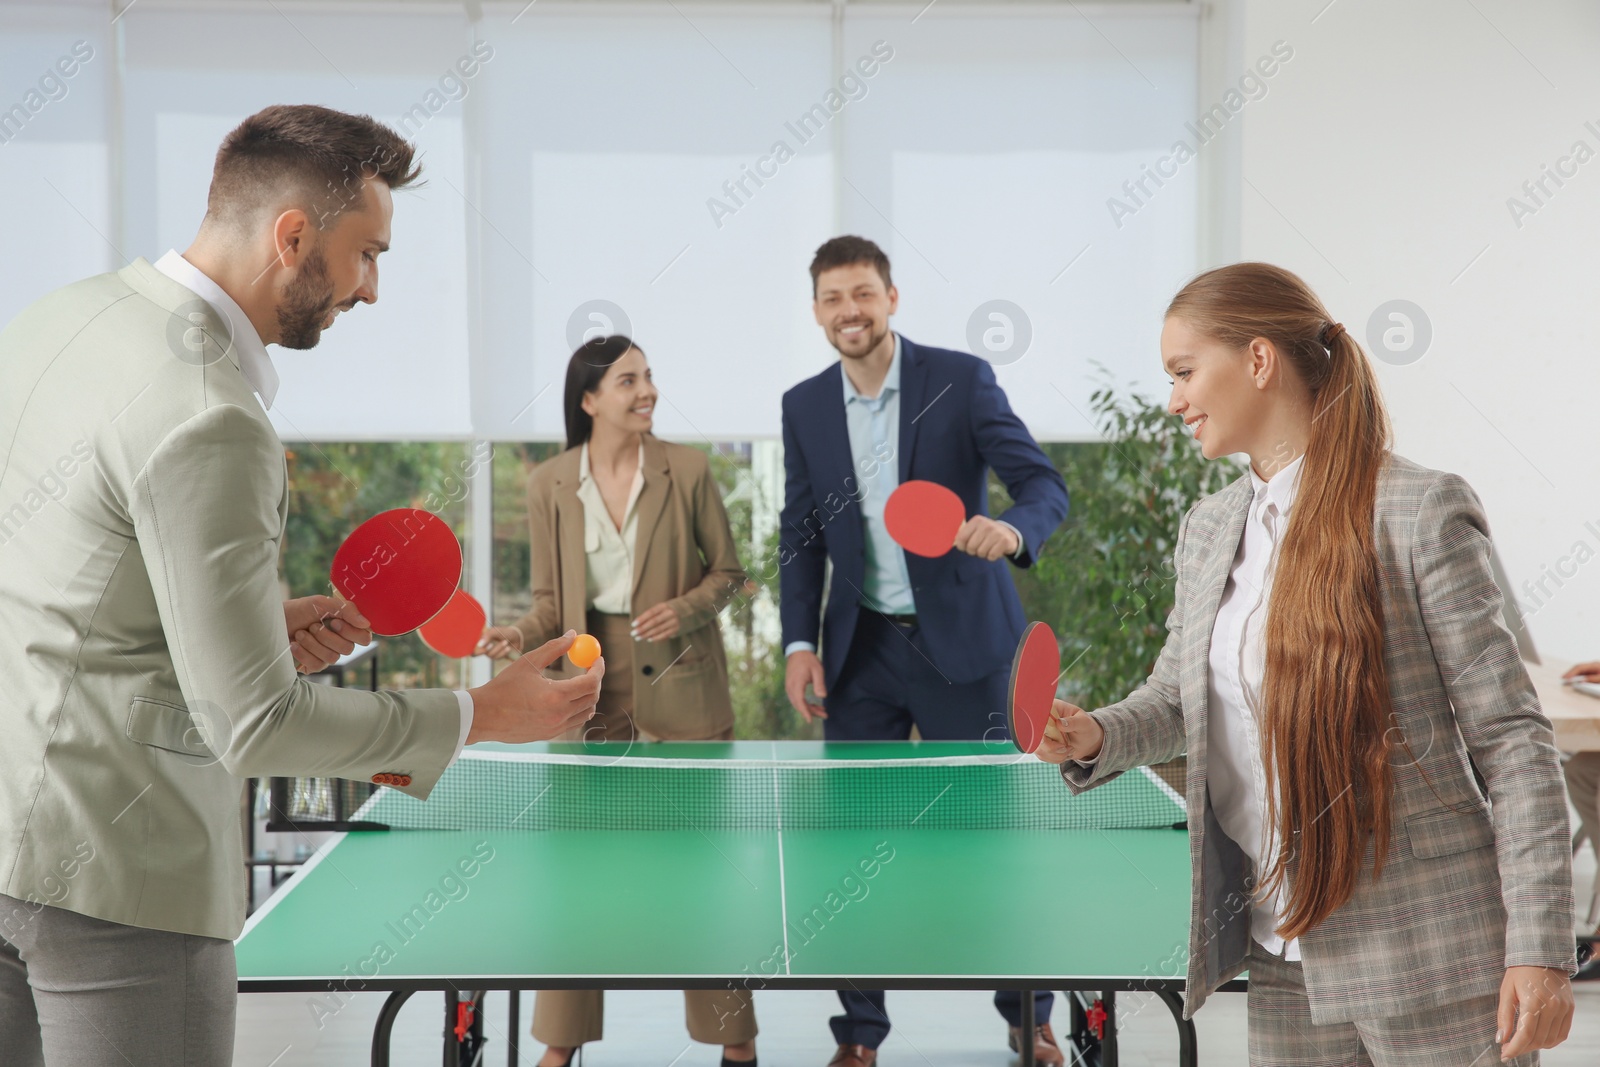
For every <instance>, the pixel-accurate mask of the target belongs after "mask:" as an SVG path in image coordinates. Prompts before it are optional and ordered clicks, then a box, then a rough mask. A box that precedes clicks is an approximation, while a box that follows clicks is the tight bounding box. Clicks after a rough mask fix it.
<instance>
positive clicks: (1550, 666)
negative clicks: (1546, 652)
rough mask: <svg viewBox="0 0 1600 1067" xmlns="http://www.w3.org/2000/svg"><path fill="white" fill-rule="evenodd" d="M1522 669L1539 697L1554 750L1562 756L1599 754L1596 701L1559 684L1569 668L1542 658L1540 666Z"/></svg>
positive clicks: (1599, 722)
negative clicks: (1552, 732) (1553, 731)
mask: <svg viewBox="0 0 1600 1067" xmlns="http://www.w3.org/2000/svg"><path fill="white" fill-rule="evenodd" d="M1523 666H1524V667H1526V668H1527V669H1528V677H1529V678H1531V679H1533V688H1534V689H1535V690H1537V691H1538V693H1539V705H1540V707H1541V708H1542V709H1543V710H1544V713H1545V715H1547V716H1548V717H1549V719H1550V723H1551V725H1553V726H1554V727H1555V728H1556V747H1557V748H1559V749H1560V750H1561V751H1563V752H1596V751H1600V697H1592V696H1589V695H1588V694H1587V693H1580V692H1578V691H1577V690H1575V689H1573V688H1572V687H1570V686H1565V685H1562V684H1561V676H1562V675H1563V674H1565V673H1566V672H1567V670H1568V668H1570V667H1571V666H1572V664H1570V663H1568V662H1566V661H1565V660H1556V659H1549V658H1546V659H1545V661H1544V662H1543V663H1542V664H1534V663H1524V664H1523Z"/></svg>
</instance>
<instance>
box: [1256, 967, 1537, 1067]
mask: <svg viewBox="0 0 1600 1067" xmlns="http://www.w3.org/2000/svg"><path fill="white" fill-rule="evenodd" d="M1249 964H1250V991H1249V992H1248V993H1247V994H1245V996H1246V998H1247V1001H1246V1004H1247V1008H1246V1014H1247V1015H1248V1016H1249V1019H1250V1022H1249V1026H1250V1032H1249V1039H1248V1040H1249V1046H1250V1065H1251V1067H1374V1065H1376V1067H1399V1065H1401V1064H1404V1065H1405V1067H1468V1065H1471V1067H1499V1065H1500V1063H1501V1059H1500V1046H1499V1045H1496V1044H1495V1043H1494V1028H1495V1009H1496V1007H1498V1005H1499V1000H1498V998H1496V997H1495V996H1493V995H1490V996H1487V997H1477V998H1475V999H1472V1000H1463V1001H1459V1002H1457V1003H1455V1004H1446V1005H1444V1006H1442V1007H1438V1008H1432V1009H1429V1010H1427V1011H1422V1012H1418V1013H1417V1014H1415V1015H1396V1016H1393V1017H1390V1018H1387V1019H1360V1020H1357V1021H1356V1022H1350V1023H1328V1024H1325V1025H1321V1026H1319V1025H1317V1024H1316V1023H1313V1022H1312V1021H1311V1006H1310V1004H1309V1003H1308V1002H1307V1000H1306V983H1305V973H1304V971H1303V970H1302V969H1301V967H1300V964H1298V963H1290V962H1288V961H1286V960H1284V959H1282V958H1280V957H1278V956H1274V955H1273V954H1272V953H1270V952H1268V951H1267V950H1266V949H1264V948H1262V947H1261V946H1260V945H1259V944H1256V943H1255V942H1253V941H1252V942H1251V944H1250V960H1249ZM1511 1062H1512V1063H1513V1064H1514V1065H1516V1067H1538V1063H1539V1054H1538V1053H1537V1052H1530V1053H1528V1054H1527V1055H1526V1056H1518V1057H1517V1058H1516V1059H1515V1060H1512V1061H1511Z"/></svg>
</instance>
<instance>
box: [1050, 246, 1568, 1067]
mask: <svg viewBox="0 0 1600 1067" xmlns="http://www.w3.org/2000/svg"><path fill="white" fill-rule="evenodd" d="M1161 351H1162V360H1163V363H1164V365H1165V366H1166V369H1167V372H1168V374H1169V375H1171V377H1172V379H1173V389H1172V398H1171V402H1170V404H1169V408H1170V410H1171V411H1172V412H1173V413H1174V414H1177V415H1179V416H1181V417H1182V418H1183V420H1184V422H1185V423H1186V424H1187V425H1188V426H1189V427H1190V428H1191V429H1192V430H1193V431H1194V433H1195V437H1196V439H1197V440H1198V441H1199V443H1200V446H1201V449H1202V451H1203V452H1204V454H1205V455H1206V456H1207V457H1208V458H1213V459H1214V458H1216V457H1218V456H1224V455H1230V454H1234V453H1241V452H1242V453H1247V454H1248V455H1249V457H1250V471H1249V473H1248V474H1247V475H1246V476H1244V477H1241V478H1240V479H1238V480H1237V481H1235V482H1234V483H1233V484H1232V485H1230V486H1229V487H1228V488H1226V489H1224V490H1222V491H1221V492H1219V493H1216V494H1215V495H1213V496H1210V497H1207V498H1206V499H1204V500H1201V501H1200V502H1198V503H1197V504H1195V505H1194V506H1193V507H1192V508H1191V509H1190V510H1189V513H1188V514H1187V515H1185V516H1184V519H1183V523H1182V526H1181V527H1180V530H1179V534H1178V543H1177V547H1176V550H1175V552H1174V563H1175V566H1176V590H1175V601H1174V604H1173V609H1172V614H1171V615H1170V617H1169V618H1168V620H1167V628H1168V631H1169V635H1168V638H1167V642H1166V645H1165V647H1164V648H1163V649H1162V652H1161V655H1160V657H1159V658H1158V659H1157V661H1156V664H1155V667H1154V669H1153V671H1152V672H1151V675H1150V677H1149V679H1148V680H1147V681H1146V682H1145V684H1144V685H1142V686H1140V687H1139V688H1138V689H1137V690H1135V691H1134V692H1133V693H1132V694H1130V695H1129V696H1128V697H1127V698H1126V699H1124V700H1122V701H1120V702H1118V703H1116V704H1113V705H1111V706H1110V707H1105V708H1100V709H1098V710H1096V711H1094V712H1092V713H1087V712H1084V711H1083V710H1082V709H1080V708H1077V707H1074V706H1072V705H1070V704H1067V703H1066V702H1064V701H1057V703H1056V707H1055V710H1054V712H1053V715H1052V721H1051V725H1050V727H1049V729H1048V730H1047V733H1046V741H1045V744H1044V745H1043V746H1041V749H1040V754H1041V756H1042V758H1044V759H1047V760H1050V761H1051V762H1056V763H1060V764H1061V765H1062V774H1063V777H1064V778H1065V779H1066V782H1067V785H1068V786H1069V787H1070V788H1071V789H1072V790H1073V791H1074V792H1079V791H1082V790H1084V789H1090V788H1093V787H1094V786H1096V785H1099V784H1101V783H1103V782H1105V781H1108V780H1110V779H1111V778H1113V777H1115V776H1116V775H1118V774H1120V773H1122V772H1123V771H1126V770H1128V769H1129V768H1132V767H1138V766H1141V765H1144V764H1150V763H1159V762H1161V761H1163V760H1167V759H1171V758H1173V757H1175V756H1177V755H1178V754H1180V753H1187V754H1188V768H1189V778H1188V798H1187V799H1188V810H1189V839H1190V850H1191V855H1192V877H1193V884H1194V892H1193V913H1192V918H1191V930H1190V944H1189V961H1188V992H1189V995H1188V999H1187V1011H1188V1012H1189V1014H1191V1015H1192V1014H1193V1013H1194V1011H1195V1010H1196V1009H1198V1008H1199V1006H1200V1004H1201V1003H1203V1002H1204V1000H1205V998H1206V996H1207V995H1208V994H1209V993H1210V992H1212V991H1213V990H1215V989H1216V988H1217V987H1218V986H1219V985H1221V984H1222V983H1223V982H1226V981H1228V980H1229V979H1231V978H1233V977H1235V976H1236V975H1238V974H1239V973H1241V972H1242V971H1244V970H1246V969H1248V970H1249V972H1250V992H1249V1027H1250V1033H1249V1046H1250V1061H1251V1063H1252V1064H1272V1065H1274V1067H1284V1065H1290V1064H1293V1065H1306V1067H1311V1065H1319V1067H1320V1065H1327V1067H1335V1065H1337V1067H1344V1065H1349V1064H1369V1063H1375V1064H1379V1065H1389V1064H1400V1063H1404V1064H1407V1065H1423V1064H1429V1065H1432V1064H1437V1065H1440V1067H1443V1065H1446V1064H1449V1065H1461V1067H1466V1065H1468V1064H1487V1063H1490V1062H1493V1059H1494V1057H1491V1056H1489V1055H1488V1053H1489V1052H1490V1051H1491V1050H1493V1051H1494V1052H1495V1053H1496V1055H1497V1056H1498V1057H1500V1058H1502V1059H1505V1060H1508V1061H1511V1060H1514V1061H1515V1062H1517V1063H1521V1064H1531V1063H1536V1062H1537V1060H1538V1052H1537V1050H1538V1049H1541V1048H1550V1047H1553V1046H1554V1045H1556V1044H1559V1043H1560V1042H1561V1041H1562V1040H1564V1039H1565V1038H1566V1036H1567V1030H1568V1027H1569V1025H1570V1023H1571V1019H1572V993H1571V987H1570V986H1569V984H1568V976H1569V975H1570V974H1571V973H1572V971H1573V970H1574V969H1575V966H1576V961H1575V959H1574V942H1573V937H1572V929H1573V927H1572V918H1573V903H1572V879H1571V870H1570V864H1571V854H1570V852H1569V851H1568V849H1569V846H1568V837H1567V815H1566V803H1565V800H1564V797H1563V792H1562V781H1561V772H1560V769H1559V765H1558V761H1557V755H1556V749H1555V746H1554V742H1553V737H1552V734H1551V729H1550V724H1549V721H1548V720H1547V719H1545V717H1544V715H1543V714H1542V713H1541V712H1540V710H1539V703H1538V698H1537V697H1536V696H1535V694H1534V690H1533V686H1532V684H1531V683H1530V682H1529V681H1528V677H1527V674H1526V673H1525V672H1524V671H1523V669H1522V665H1521V660H1520V659H1519V657H1518V654H1517V649H1516V647H1515V644H1514V642H1513V639H1512V637H1511V635H1510V634H1509V633H1508V632H1507V631H1506V630H1505V628H1504V627H1503V626H1502V625H1501V622H1500V610H1501V595H1500V592H1499V590H1498V588H1497V587H1496V586H1495V583H1494V579H1493V577H1492V575H1491V572H1490V567H1489V531H1488V524H1487V522H1486V521H1485V519H1484V515H1483V509H1482V507H1481V506H1480V505H1479V503H1478V498H1477V496H1476V494H1474V493H1473V491H1472V489H1471V488H1470V487H1469V486H1468V485H1467V483H1466V482H1465V481H1463V480H1462V479H1461V478H1459V477H1457V476H1456V475H1453V474H1447V473H1443V472H1440V471H1434V470H1428V469H1426V468H1424V467H1421V466H1419V465H1417V464H1415V463H1412V462H1410V461H1409V460H1406V459H1402V458H1401V457H1399V456H1396V455H1395V454H1394V453H1393V452H1391V451H1390V449H1389V425H1388V419H1387V416H1386V414H1385V411H1384V406H1383V399H1382V396H1381V394H1380V393H1379V390H1378V384H1377V380H1376V378H1375V376H1374V374H1373V371H1372V368H1371V366H1370V365H1369V363H1368V362H1367V358H1366V355H1365V353H1364V352H1363V351H1362V350H1361V347H1360V346H1359V345H1358V344H1357V343H1356V341H1355V339H1354V338H1352V337H1351V336H1350V335H1349V334H1348V333H1346V332H1345V330H1344V327H1343V326H1342V325H1340V324H1339V323H1337V322H1334V321H1333V320H1332V316H1330V315H1329V314H1328V312H1327V311H1326V309H1325V308H1324V307H1323V306H1322V303H1321V302H1320V301H1319V300H1318V299H1317V297H1316V296H1315V294H1313V293H1312V292H1311V291H1310V289H1309V288H1307V287H1306V285H1305V283H1304V282H1302V281H1301V280H1300V279H1299V278H1298V277H1296V276H1295V275H1293V274H1291V273H1289V272H1288V271H1285V270H1282V269H1280V268H1277V267H1273V266H1270V265H1267V264H1264V263H1239V264H1234V265H1232V266H1228V267H1223V268H1220V269H1217V270H1213V271H1208V272H1207V273H1205V274H1202V275H1200V276H1199V277H1197V278H1195V279H1194V280H1193V281H1191V282H1190V283H1189V284H1188V285H1186V286H1185V287H1184V288H1183V289H1182V290H1181V291H1180V292H1179V293H1178V295H1177V296H1176V297H1174V298H1173V300H1172V303H1171V305H1170V306H1169V307H1168V309H1167V318H1166V323H1165V327H1164V329H1163V330H1162V336H1161ZM1474 769H1476V771H1477V772H1478V775H1481V782H1482V787H1481V788H1480V783H1479V778H1478V777H1477V776H1475V775H1474Z"/></svg>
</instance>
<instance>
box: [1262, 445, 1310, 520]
mask: <svg viewBox="0 0 1600 1067" xmlns="http://www.w3.org/2000/svg"><path fill="white" fill-rule="evenodd" d="M1305 458H1306V455H1305V453H1304V452H1302V453H1300V454H1299V455H1298V456H1296V457H1295V458H1294V462H1293V463H1289V464H1286V465H1285V466H1283V467H1281V468H1279V470H1278V471H1277V472H1276V473H1275V474H1273V476H1272V477H1271V478H1270V479H1263V478H1262V477H1261V475H1259V474H1257V473H1256V469H1255V467H1251V468H1250V484H1251V485H1253V486H1255V499H1256V501H1257V503H1260V502H1261V501H1262V500H1263V499H1265V500H1267V501H1270V502H1271V503H1273V504H1276V505H1277V506H1278V514H1279V515H1287V514H1289V509H1290V508H1292V507H1294V498H1295V497H1296V496H1297V495H1298V494H1299V491H1300V468H1301V467H1302V466H1303V465H1304V463H1305Z"/></svg>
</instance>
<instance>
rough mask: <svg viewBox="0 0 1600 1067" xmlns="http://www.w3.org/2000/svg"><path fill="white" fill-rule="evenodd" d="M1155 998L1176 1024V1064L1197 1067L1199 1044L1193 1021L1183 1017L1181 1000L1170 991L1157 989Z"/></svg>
mask: <svg viewBox="0 0 1600 1067" xmlns="http://www.w3.org/2000/svg"><path fill="white" fill-rule="evenodd" d="M1156 996H1158V997H1160V998H1161V1001H1162V1003H1164V1004H1166V1006H1167V1010H1168V1011H1170V1012H1172V1018H1173V1019H1174V1020H1175V1021H1176V1022H1177V1024H1178V1062H1179V1063H1181V1064H1184V1065H1185V1067H1198V1064H1199V1062H1200V1051H1199V1042H1198V1041H1197V1040H1196V1038H1195V1031H1194V1020H1193V1019H1185V1018H1184V1017H1183V998H1182V997H1180V996H1179V995H1178V994H1176V993H1174V992H1173V991H1172V990H1170V989H1158V990H1156Z"/></svg>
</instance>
